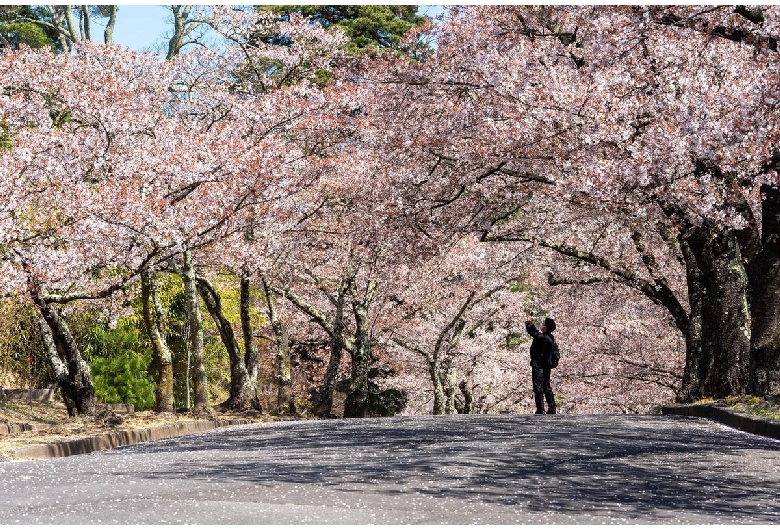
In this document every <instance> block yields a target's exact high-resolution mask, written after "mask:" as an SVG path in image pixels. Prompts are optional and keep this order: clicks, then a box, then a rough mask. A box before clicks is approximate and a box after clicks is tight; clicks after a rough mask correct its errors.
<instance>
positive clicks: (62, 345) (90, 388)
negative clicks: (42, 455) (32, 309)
mask: <svg viewBox="0 0 780 530" xmlns="http://www.w3.org/2000/svg"><path fill="white" fill-rule="evenodd" d="M30 295H31V297H32V300H33V303H34V304H35V306H36V307H37V308H38V311H39V312H40V314H41V318H43V320H44V321H45V322H46V325H47V326H48V328H49V330H50V331H51V334H50V336H49V338H50V339H51V341H52V342H53V344H54V347H55V349H56V351H57V354H58V355H57V356H58V357H59V358H60V359H62V360H63V364H64V366H65V367H66V368H67V374H68V382H67V383H65V382H64V379H63V380H61V381H60V388H63V399H64V400H65V406H66V408H67V409H68V414H69V415H70V416H78V415H90V414H94V412H95V386H94V385H93V384H92V376H91V374H90V370H89V365H87V363H86V361H84V358H83V357H82V356H81V351H80V350H79V347H78V345H77V344H76V340H75V339H74V338H73V334H72V333H71V332H70V329H69V328H68V325H67V323H66V322H65V320H63V319H62V317H61V316H60V315H59V313H58V312H57V310H56V309H55V308H54V307H52V306H51V305H49V304H47V303H46V301H45V300H44V298H43V296H42V295H41V292H40V288H38V287H37V286H35V285H31V287H30ZM46 339H47V337H46V334H45V333H44V341H46ZM50 355H51V354H50ZM56 366H57V365H56V364H55V369H56ZM60 376H61V374H58V379H60Z"/></svg>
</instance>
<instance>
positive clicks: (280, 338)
mask: <svg viewBox="0 0 780 530" xmlns="http://www.w3.org/2000/svg"><path fill="white" fill-rule="evenodd" d="M263 291H264V292H265V303H266V309H267V312H268V320H270V321H271V327H272V328H273V330H274V337H275V338H276V355H275V356H274V360H275V363H274V364H275V367H276V389H277V390H276V408H277V411H278V412H279V413H280V414H289V413H291V412H294V411H295V403H294V401H293V395H292V366H291V364H290V344H289V337H288V336H287V327H286V326H285V325H284V323H283V322H282V321H281V320H280V319H279V314H278V313H277V311H276V303H275V302H274V293H273V292H272V291H271V288H270V286H269V285H268V282H267V281H266V279H265V278H263Z"/></svg>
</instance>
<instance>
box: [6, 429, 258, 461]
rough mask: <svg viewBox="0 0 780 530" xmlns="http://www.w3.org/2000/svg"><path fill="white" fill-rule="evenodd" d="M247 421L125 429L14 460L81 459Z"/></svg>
mask: <svg viewBox="0 0 780 530" xmlns="http://www.w3.org/2000/svg"><path fill="white" fill-rule="evenodd" d="M250 423H254V422H252V421H250V420H192V421H179V422H176V423H166V424H164V425H157V426H155V427H146V428H143V429H128V430H123V431H116V432H110V433H105V434H98V435H95V436H90V437H88V438H80V439H78V440H66V441H63V442H56V443H52V444H43V445H31V446H29V447H21V448H19V449H16V450H15V451H14V456H15V457H16V458H20V459H40V458H57V457H61V456H73V455H83V454H87V453H91V452H93V451H104V450H106V449H112V448H114V447H120V446H124V445H135V444H139V443H143V442H154V441H157V440H165V439H167V438H175V437H177V436H185V435H188V434H196V433H200V432H206V431H211V430H214V429H218V428H220V427H228V426H231V425H247V424H250Z"/></svg>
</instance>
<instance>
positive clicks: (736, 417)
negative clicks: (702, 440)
mask: <svg viewBox="0 0 780 530" xmlns="http://www.w3.org/2000/svg"><path fill="white" fill-rule="evenodd" d="M661 414H663V415H674V416H696V417H699V418H708V419H711V420H713V421H717V422H718V423H722V424H724V425H727V426H729V427H732V428H734V429H738V430H740V431H744V432H749V433H751V434H758V435H761V436H766V437H768V438H774V439H776V440H780V422H779V421H772V420H765V419H763V418H756V417H755V416H749V415H747V414H740V413H739V412H734V411H733V410H729V409H728V408H726V407H725V406H723V405H667V406H664V407H663V408H662V409H661Z"/></svg>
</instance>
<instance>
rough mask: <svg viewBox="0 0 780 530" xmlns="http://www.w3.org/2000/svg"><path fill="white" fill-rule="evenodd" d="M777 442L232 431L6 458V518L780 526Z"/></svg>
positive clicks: (297, 427)
mask: <svg viewBox="0 0 780 530" xmlns="http://www.w3.org/2000/svg"><path fill="white" fill-rule="evenodd" d="M778 491H780V442H778V441H777V440H772V439H768V438H763V437H759V436H755V435H750V434H745V433H742V432H739V431H736V430H732V429H729V428H726V427H723V426H721V425H719V424H716V423H713V422H711V421H709V420H699V419H691V418H676V417H665V416H574V415H571V416H566V415H559V416H549V417H546V416H532V415H529V416H514V415H506V416H504V415H502V416H449V417H442V416H440V417H398V418H387V419H370V420H328V421H296V422H287V423H270V424H260V425H251V426H241V427H231V428H226V429H223V430H220V431H215V432H212V433H206V434H200V435H194V436H188V437H184V438H178V439H172V440H166V441H162V442H152V443H147V444H141V445H137V446H133V447H126V448H120V449H114V450H111V451H106V452H102V453H91V454H88V455H81V456H73V457H69V458H58V459H51V460H38V461H12V462H3V463H0V524H38V523H45V524H127V523H130V524H160V523H181V524H184V523H197V524H230V523H234V524H306V523H312V524H360V525H363V524H440V523H456V524H472V523H476V524H547V523H561V524H568V523H587V524H600V523H630V524H633V523H642V524H650V523H663V524H686V523H728V524H744V523H780V497H778V495H777V492H778Z"/></svg>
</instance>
